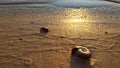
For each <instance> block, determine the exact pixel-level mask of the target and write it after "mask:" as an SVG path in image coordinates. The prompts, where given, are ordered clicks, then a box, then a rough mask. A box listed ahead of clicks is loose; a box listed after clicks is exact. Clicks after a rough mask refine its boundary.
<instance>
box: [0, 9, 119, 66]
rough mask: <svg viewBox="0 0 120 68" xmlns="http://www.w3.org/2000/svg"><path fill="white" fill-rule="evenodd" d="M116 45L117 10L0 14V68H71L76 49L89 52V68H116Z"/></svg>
mask: <svg viewBox="0 0 120 68" xmlns="http://www.w3.org/2000/svg"><path fill="white" fill-rule="evenodd" d="M42 27H46V28H47V29H48V30H49V31H48V33H47V34H46V35H45V36H41V35H40V28H42ZM119 41H120V9H119V8H107V9H106V8H99V9H97V8H80V9H75V8H59V9H56V8H39V9H36V8H33V9H29V8H28V9H1V10H0V68H72V66H73V65H72V63H71V62H72V61H71V49H72V48H73V47H74V46H76V45H81V46H85V47H87V48H88V49H90V50H91V52H92V53H93V55H92V58H94V59H96V60H97V61H96V63H95V64H94V66H93V67H92V68H120V65H119V63H120V59H119V57H120V42H119ZM77 68H79V67H78V66H77Z"/></svg>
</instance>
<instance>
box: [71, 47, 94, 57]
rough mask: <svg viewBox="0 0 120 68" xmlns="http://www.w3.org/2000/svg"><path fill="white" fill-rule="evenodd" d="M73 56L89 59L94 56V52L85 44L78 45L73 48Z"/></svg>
mask: <svg viewBox="0 0 120 68" xmlns="http://www.w3.org/2000/svg"><path fill="white" fill-rule="evenodd" d="M71 55H72V56H77V57H80V58H83V59H89V58H91V56H92V53H91V52H90V51H89V49H88V48H86V47H83V46H76V47H74V48H73V49H72V53H71Z"/></svg>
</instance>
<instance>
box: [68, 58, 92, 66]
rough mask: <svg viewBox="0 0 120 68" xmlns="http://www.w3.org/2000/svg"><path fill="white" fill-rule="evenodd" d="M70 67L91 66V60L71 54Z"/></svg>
mask: <svg viewBox="0 0 120 68" xmlns="http://www.w3.org/2000/svg"><path fill="white" fill-rule="evenodd" d="M70 68H91V65H90V60H89V59H83V58H80V57H77V56H71V62H70Z"/></svg>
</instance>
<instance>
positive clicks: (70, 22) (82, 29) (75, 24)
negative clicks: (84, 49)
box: [63, 9, 91, 36]
mask: <svg viewBox="0 0 120 68" xmlns="http://www.w3.org/2000/svg"><path fill="white" fill-rule="evenodd" d="M65 13H66V16H65V19H64V20H63V22H64V23H65V24H66V27H65V28H67V29H68V32H69V34H70V36H80V35H81V34H88V33H89V32H90V31H91V23H90V21H89V18H87V17H90V16H89V15H88V11H84V10H82V9H81V10H78V9H74V10H69V11H68V10H67V11H66V12H65ZM70 32H71V33H70Z"/></svg>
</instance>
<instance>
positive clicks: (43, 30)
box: [40, 27, 49, 36]
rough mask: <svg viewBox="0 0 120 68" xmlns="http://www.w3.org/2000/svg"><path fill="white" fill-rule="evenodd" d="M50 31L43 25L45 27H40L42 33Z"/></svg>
mask: <svg viewBox="0 0 120 68" xmlns="http://www.w3.org/2000/svg"><path fill="white" fill-rule="evenodd" d="M48 31H49V30H48V29H47V28H45V27H43V28H41V29H40V35H42V36H44V35H46V34H47V33H48Z"/></svg>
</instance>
